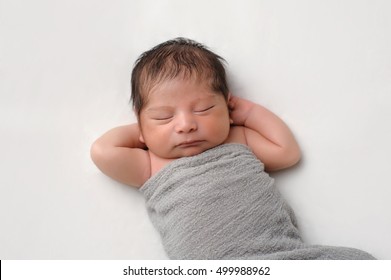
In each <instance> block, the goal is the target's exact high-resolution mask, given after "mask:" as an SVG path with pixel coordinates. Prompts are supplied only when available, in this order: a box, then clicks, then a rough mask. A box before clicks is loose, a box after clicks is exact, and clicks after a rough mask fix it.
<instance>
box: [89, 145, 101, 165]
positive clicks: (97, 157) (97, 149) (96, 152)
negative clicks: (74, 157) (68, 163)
mask: <svg viewBox="0 0 391 280" xmlns="http://www.w3.org/2000/svg"><path fill="white" fill-rule="evenodd" d="M103 154H104V153H103V149H102V147H101V146H100V145H99V143H98V142H97V141H95V142H94V143H93V144H92V145H91V148H90V157H91V160H92V161H93V162H94V163H95V165H97V166H99V164H100V162H101V160H102V157H103Z"/></svg>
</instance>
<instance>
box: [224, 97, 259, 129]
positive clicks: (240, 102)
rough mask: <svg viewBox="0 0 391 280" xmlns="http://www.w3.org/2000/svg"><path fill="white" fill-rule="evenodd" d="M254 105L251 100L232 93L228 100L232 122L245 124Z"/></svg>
mask: <svg viewBox="0 0 391 280" xmlns="http://www.w3.org/2000/svg"><path fill="white" fill-rule="evenodd" d="M254 105H255V104H254V103H253V102H251V101H249V100H246V99H244V98H240V97H237V96H232V95H231V96H230V98H229V100H228V108H229V109H230V117H231V120H232V123H233V124H234V125H243V126H245V123H246V120H247V117H248V116H249V114H250V111H251V109H252V108H253V107H254Z"/></svg>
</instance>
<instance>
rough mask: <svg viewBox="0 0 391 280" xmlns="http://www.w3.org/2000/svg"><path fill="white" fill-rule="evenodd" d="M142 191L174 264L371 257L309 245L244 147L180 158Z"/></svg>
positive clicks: (226, 146)
mask: <svg viewBox="0 0 391 280" xmlns="http://www.w3.org/2000/svg"><path fill="white" fill-rule="evenodd" d="M140 191H141V192H142V193H143V194H144V196H145V198H146V205H147V208H148V213H149V216H150V218H151V220H152V223H153V224H154V226H155V227H156V229H157V230H158V231H159V232H160V235H161V238H162V242H163V245H164V248H165V250H166V252H167V254H168V256H169V257H170V258H171V259H373V257H372V256H371V255H369V254H367V253H365V252H363V251H360V250H357V249H351V248H344V247H329V246H310V245H305V244H304V243H303V242H302V240H301V238H300V235H299V231H298V229H297V226H296V222H295V218H294V213H293V212H292V210H291V208H290V207H289V206H288V205H287V204H286V203H285V201H284V200H283V198H282V197H281V195H280V194H279V192H278V191H277V189H276V188H275V186H274V180H273V179H272V178H271V177H269V175H268V174H267V173H265V172H264V165H263V164H262V163H261V162H260V161H259V160H258V159H257V158H256V157H255V155H254V154H253V153H252V152H251V151H250V150H249V148H248V147H247V146H244V145H241V144H224V145H220V146H218V147H215V148H213V149H210V150H207V151H205V152H203V153H201V154H199V155H196V156H193V157H185V158H180V159H177V160H175V161H173V162H171V163H170V164H169V165H167V166H165V167H164V168H163V169H162V170H160V171H159V172H158V173H157V174H156V175H155V176H153V177H152V178H150V179H149V180H148V181H147V182H146V183H145V184H144V185H143V186H142V188H141V189H140Z"/></svg>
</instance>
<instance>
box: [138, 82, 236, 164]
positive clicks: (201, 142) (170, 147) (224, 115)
mask: <svg viewBox="0 0 391 280" xmlns="http://www.w3.org/2000/svg"><path fill="white" fill-rule="evenodd" d="M139 121H140V127H141V133H142V135H141V137H140V140H141V141H142V142H144V143H145V144H146V146H147V147H148V149H149V150H150V152H152V153H154V154H155V155H157V156H159V157H161V158H167V159H168V158H170V159H174V158H180V157H184V156H193V155H196V154H199V153H202V152H204V151H205V150H207V149H210V148H212V147H215V146H217V145H220V144H222V143H223V142H224V141H225V140H226V139H227V137H228V134H229V130H230V121H229V111H228V106H227V102H226V101H225V99H224V96H223V95H221V94H216V93H215V92H213V91H212V90H211V89H210V88H209V86H208V85H207V83H200V82H199V81H198V80H197V79H182V78H177V79H174V80H169V81H163V82H161V83H159V84H158V85H157V86H155V87H154V88H152V90H151V92H150V93H149V95H148V101H147V104H146V105H145V106H144V108H143V109H142V110H141V112H140V118H139Z"/></svg>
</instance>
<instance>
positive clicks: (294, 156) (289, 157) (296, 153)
mask: <svg viewBox="0 0 391 280" xmlns="http://www.w3.org/2000/svg"><path fill="white" fill-rule="evenodd" d="M300 159H301V151H300V148H299V147H294V148H291V149H289V150H288V151H287V152H286V167H291V166H293V165H295V164H297V163H298V162H299V161H300Z"/></svg>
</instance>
